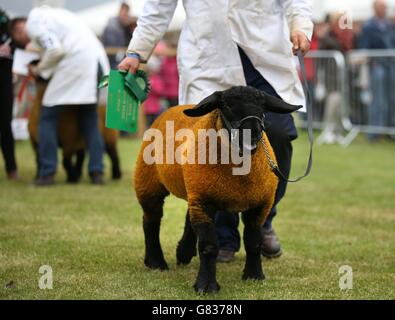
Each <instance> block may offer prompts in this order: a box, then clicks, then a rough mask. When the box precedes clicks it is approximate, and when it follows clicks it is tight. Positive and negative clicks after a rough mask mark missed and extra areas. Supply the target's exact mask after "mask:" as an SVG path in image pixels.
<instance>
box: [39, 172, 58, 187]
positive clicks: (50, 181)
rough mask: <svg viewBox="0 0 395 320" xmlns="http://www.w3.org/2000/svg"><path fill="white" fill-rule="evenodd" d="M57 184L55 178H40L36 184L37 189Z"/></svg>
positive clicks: (52, 176)
mask: <svg viewBox="0 0 395 320" xmlns="http://www.w3.org/2000/svg"><path fill="white" fill-rule="evenodd" d="M54 184H55V176H54V175H51V176H46V177H38V178H37V180H36V181H35V182H34V185H35V186H36V187H51V186H53V185H54Z"/></svg>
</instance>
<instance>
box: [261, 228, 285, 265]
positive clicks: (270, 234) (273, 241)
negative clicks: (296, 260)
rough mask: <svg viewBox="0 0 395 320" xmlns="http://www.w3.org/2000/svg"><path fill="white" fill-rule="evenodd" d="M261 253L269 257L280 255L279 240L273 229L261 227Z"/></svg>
mask: <svg viewBox="0 0 395 320" xmlns="http://www.w3.org/2000/svg"><path fill="white" fill-rule="evenodd" d="M262 255H263V256H264V257H266V258H269V259H274V258H279V257H280V256H281V255H282V251H281V244H280V241H279V240H278V238H277V235H276V232H275V231H274V230H273V229H265V228H263V229H262Z"/></svg>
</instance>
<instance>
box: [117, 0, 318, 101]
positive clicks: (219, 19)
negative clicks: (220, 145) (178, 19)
mask: <svg viewBox="0 0 395 320" xmlns="http://www.w3.org/2000/svg"><path fill="white" fill-rule="evenodd" d="M177 2H178V1H177V0H146V2H145V5H144V10H143V14H142V16H141V17H140V18H139V20H138V27H137V29H136V30H135V33H134V35H133V39H132V40H131V42H130V46H129V53H131V52H134V53H137V54H138V55H139V56H140V59H141V60H143V61H145V60H148V59H149V57H150V55H151V53H152V51H153V49H154V47H155V45H156V44H157V42H158V41H159V40H160V39H161V38H162V37H163V35H164V33H165V32H166V30H167V28H168V26H169V23H170V22H171V20H172V17H173V15H174V11H175V9H176V6H177ZM183 5H184V8H185V11H186V21H185V24H184V26H183V29H182V33H181V38H180V41H179V47H178V66H179V72H180V103H181V104H196V103H199V102H200V101H201V100H202V99H203V98H205V97H206V96H209V95H210V94H212V93H213V92H214V91H216V90H225V89H228V88H229V87H232V86H236V85H245V84H246V82H245V78H244V73H243V68H242V64H241V60H240V56H239V52H238V49H237V46H240V47H241V48H242V49H243V50H244V52H245V53H246V54H247V56H248V57H249V58H250V60H251V61H252V63H253V64H254V66H255V68H256V69H257V70H258V71H259V72H260V73H261V74H262V76H263V77H264V78H265V79H266V80H267V81H268V82H269V83H270V84H271V85H272V86H273V87H274V89H275V90H276V92H277V93H278V94H279V95H280V96H281V97H282V98H283V99H284V100H285V101H286V102H289V103H292V104H299V105H303V104H304V94H303V90H302V86H301V83H300V81H299V78H298V74H297V70H296V66H295V63H294V54H293V51H292V44H291V41H290V36H291V33H294V32H299V34H300V33H302V34H303V35H304V37H305V38H306V42H307V43H308V40H310V39H311V36H312V32H313V23H312V21H311V16H312V0H255V1H251V0H215V1H203V0H201V1H199V0H183ZM307 39H308V40H307ZM294 48H295V45H294ZM119 68H120V69H131V70H133V66H131V65H130V63H128V61H127V59H126V60H124V61H123V62H122V63H121V64H120V67H119Z"/></svg>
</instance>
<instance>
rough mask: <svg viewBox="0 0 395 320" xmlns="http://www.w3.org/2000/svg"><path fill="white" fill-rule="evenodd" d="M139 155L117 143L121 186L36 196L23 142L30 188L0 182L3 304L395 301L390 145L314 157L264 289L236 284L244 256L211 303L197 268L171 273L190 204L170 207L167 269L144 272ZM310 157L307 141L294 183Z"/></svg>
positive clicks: (225, 272) (324, 149)
mask: <svg viewBox="0 0 395 320" xmlns="http://www.w3.org/2000/svg"><path fill="white" fill-rule="evenodd" d="M139 145H140V143H139V142H138V141H133V140H123V141H121V143H120V150H121V153H122V155H121V156H122V164H123V168H124V179H123V180H122V181H121V182H108V184H107V185H106V186H105V187H92V186H90V185H89V182H88V180H87V179H85V180H84V181H83V183H81V184H80V185H77V186H70V185H66V184H65V183H63V181H64V179H65V177H64V174H63V172H60V173H59V174H58V177H57V179H58V185H57V186H56V187H54V188H52V189H39V190H38V189H36V188H34V187H33V186H32V184H31V181H32V179H33V175H34V158H33V155H32V151H31V148H30V145H29V144H28V143H19V144H18V146H17V155H18V160H19V166H20V173H21V176H22V179H23V181H20V182H15V183H10V182H7V181H5V176H4V173H3V172H1V174H0V286H1V287H0V299H99V298H102V299H196V298H199V299H212V298H215V299H394V298H395V162H394V156H395V143H393V142H390V141H382V142H380V143H377V144H368V143H367V142H365V140H364V139H362V138H360V139H359V140H357V141H356V142H355V143H354V144H352V145H351V146H350V147H349V148H347V149H344V148H341V147H339V146H321V147H316V151H315V163H314V168H313V174H312V176H311V177H310V178H308V179H307V180H305V181H303V182H301V183H298V184H295V185H291V186H290V187H289V191H288V194H287V197H286V199H285V200H284V201H283V202H282V204H281V207H280V210H279V216H278V218H277V219H276V221H275V227H276V230H277V232H278V234H279V236H280V239H281V241H282V245H283V249H284V255H283V257H282V258H280V259H278V260H273V261H268V260H265V261H264V270H265V273H266V276H267V280H266V281H264V282H259V283H257V282H246V283H245V282H243V281H241V272H242V269H243V265H244V257H245V253H244V250H242V251H241V252H240V253H239V254H238V256H237V260H236V261H235V262H234V263H232V264H229V265H219V266H218V278H219V279H218V280H219V282H220V284H221V285H222V290H221V292H220V293H219V294H218V295H216V296H206V297H197V296H196V295H195V293H194V292H193V290H192V284H193V281H194V280H195V275H196V272H197V268H198V262H197V260H196V259H194V260H193V262H192V263H191V265H189V266H186V267H177V266H176V261H175V248H176V244H177V241H178V240H179V238H180V237H181V233H182V228H183V222H184V215H185V211H186V204H185V203H184V202H183V201H180V200H177V199H175V198H169V199H168V201H167V203H166V208H165V210H166V214H165V218H164V222H163V227H162V244H163V249H164V252H165V256H166V258H167V261H168V263H169V265H170V268H171V271H170V272H165V273H161V272H156V271H155V272H153V271H149V270H147V269H146V268H145V267H144V266H143V261H142V260H143V255H144V250H143V232H142V226H141V221H142V213H141V210H140V208H139V205H138V204H137V202H136V198H135V195H134V192H133V186H132V179H131V177H132V172H133V167H134V163H135V158H136V153H137V151H138V149H139ZM306 157H307V139H306V137H305V136H304V135H302V137H301V139H299V140H298V141H297V142H296V143H295V157H294V169H293V175H294V176H295V175H297V174H298V173H301V172H302V171H303V170H304V166H305V162H306ZM0 161H1V160H0ZM0 165H1V167H2V166H3V163H2V162H1V163H0ZM107 167H108V166H107ZM61 171H62V170H61ZM42 265H50V266H51V267H52V269H53V281H54V282H53V286H54V287H53V290H40V289H39V288H38V281H39V278H40V276H41V274H39V268H40V266H42ZM342 265H350V266H351V267H352V268H353V289H352V290H347V291H341V290H340V289H339V277H340V275H339V267H340V266H342Z"/></svg>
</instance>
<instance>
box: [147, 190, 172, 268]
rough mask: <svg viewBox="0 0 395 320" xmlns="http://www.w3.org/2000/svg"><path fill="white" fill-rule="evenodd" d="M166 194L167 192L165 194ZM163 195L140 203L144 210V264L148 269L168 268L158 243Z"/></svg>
mask: <svg viewBox="0 0 395 320" xmlns="http://www.w3.org/2000/svg"><path fill="white" fill-rule="evenodd" d="M166 195H167V194H166ZM164 198H165V196H163V197H161V198H155V199H149V200H147V201H144V202H142V203H141V205H142V207H143V210H144V219H143V228H144V236H145V259H144V264H145V265H146V266H147V267H148V268H150V269H159V270H168V269H169V267H168V265H167V263H166V260H165V258H164V256H163V251H162V247H161V244H160V239H159V234H160V223H161V220H162V216H163V204H164Z"/></svg>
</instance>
